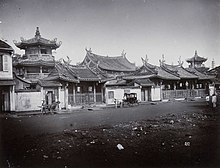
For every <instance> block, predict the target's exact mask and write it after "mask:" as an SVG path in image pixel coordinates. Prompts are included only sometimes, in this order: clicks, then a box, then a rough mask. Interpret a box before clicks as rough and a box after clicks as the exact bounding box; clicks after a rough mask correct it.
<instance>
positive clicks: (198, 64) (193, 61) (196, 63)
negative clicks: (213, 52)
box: [186, 51, 209, 72]
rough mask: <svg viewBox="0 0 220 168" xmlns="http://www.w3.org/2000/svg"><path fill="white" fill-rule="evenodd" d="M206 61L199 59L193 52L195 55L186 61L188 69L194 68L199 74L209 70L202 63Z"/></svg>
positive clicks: (202, 58) (205, 59)
mask: <svg viewBox="0 0 220 168" xmlns="http://www.w3.org/2000/svg"><path fill="white" fill-rule="evenodd" d="M206 61H207V58H204V57H201V56H199V55H198V54H197V51H195V55H194V56H193V57H192V58H189V59H187V60H186V62H187V63H189V68H195V69H197V70H198V71H200V72H206V71H207V70H208V69H209V68H207V67H205V65H204V62H206Z"/></svg>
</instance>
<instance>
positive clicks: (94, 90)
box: [93, 83, 96, 104]
mask: <svg viewBox="0 0 220 168" xmlns="http://www.w3.org/2000/svg"><path fill="white" fill-rule="evenodd" d="M93 92H94V94H93V95H94V103H95V104H96V83H94V89H93Z"/></svg>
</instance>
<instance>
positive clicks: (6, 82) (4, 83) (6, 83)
mask: <svg viewBox="0 0 220 168" xmlns="http://www.w3.org/2000/svg"><path fill="white" fill-rule="evenodd" d="M10 85H15V82H14V81H13V80H0V86H10Z"/></svg>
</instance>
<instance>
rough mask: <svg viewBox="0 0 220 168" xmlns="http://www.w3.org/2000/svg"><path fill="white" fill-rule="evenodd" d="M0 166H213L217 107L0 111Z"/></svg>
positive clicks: (219, 121)
mask: <svg viewBox="0 0 220 168" xmlns="http://www.w3.org/2000/svg"><path fill="white" fill-rule="evenodd" d="M0 132H1V137H0V158H1V159H0V161H1V162H0V163H1V164H0V167H36V168H38V167H45V168H47V167H63V168H70V167H219V166H220V159H219V158H220V110H219V107H217V109H215V110H213V109H211V108H210V107H209V106H207V105H206V102H205V101H203V100H196V101H181V102H177V101H176V102H166V103H156V104H142V105H139V106H133V107H130V108H128V107H125V108H117V109H115V108H102V109H89V110H88V109H82V110H76V111H72V112H70V113H64V114H52V115H51V114H50V115H25V116H20V115H18V114H17V115H2V116H1V118H0Z"/></svg>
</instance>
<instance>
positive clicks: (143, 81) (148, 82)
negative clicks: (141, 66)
mask: <svg viewBox="0 0 220 168" xmlns="http://www.w3.org/2000/svg"><path fill="white" fill-rule="evenodd" d="M135 82H136V83H137V84H139V85H141V86H154V85H155V84H154V82H152V81H151V80H150V79H148V78H146V79H135Z"/></svg>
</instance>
